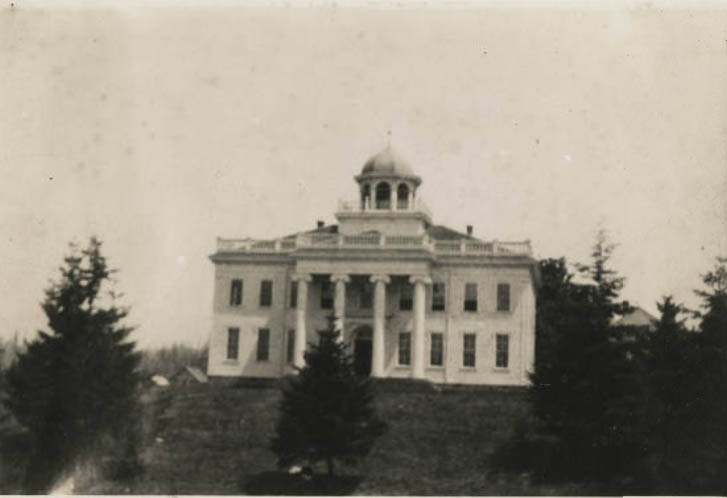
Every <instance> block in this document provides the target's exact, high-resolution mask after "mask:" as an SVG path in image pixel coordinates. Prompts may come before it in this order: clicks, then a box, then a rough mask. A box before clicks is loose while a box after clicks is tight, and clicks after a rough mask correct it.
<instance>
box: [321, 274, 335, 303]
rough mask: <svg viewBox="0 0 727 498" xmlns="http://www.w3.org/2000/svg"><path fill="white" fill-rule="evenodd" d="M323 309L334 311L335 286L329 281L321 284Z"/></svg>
mask: <svg viewBox="0 0 727 498" xmlns="http://www.w3.org/2000/svg"><path fill="white" fill-rule="evenodd" d="M321 309H322V310H330V309H333V286H332V285H331V282H329V281H328V280H324V281H323V282H322V283H321Z"/></svg>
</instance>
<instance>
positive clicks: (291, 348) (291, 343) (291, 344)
mask: <svg viewBox="0 0 727 498" xmlns="http://www.w3.org/2000/svg"><path fill="white" fill-rule="evenodd" d="M287 346H288V347H287V349H286V351H285V360H286V361H287V362H288V363H293V360H294V359H295V329H290V330H288V344H287Z"/></svg>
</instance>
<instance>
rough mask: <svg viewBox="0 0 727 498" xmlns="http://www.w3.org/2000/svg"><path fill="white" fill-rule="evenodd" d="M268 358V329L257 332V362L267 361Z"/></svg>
mask: <svg viewBox="0 0 727 498" xmlns="http://www.w3.org/2000/svg"><path fill="white" fill-rule="evenodd" d="M269 356H270V329H258V331H257V361H268V358H269Z"/></svg>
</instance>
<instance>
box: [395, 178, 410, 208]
mask: <svg viewBox="0 0 727 498" xmlns="http://www.w3.org/2000/svg"><path fill="white" fill-rule="evenodd" d="M408 208H409V186H408V185H407V184H406V183H400V184H399V187H398V188H397V189H396V209H408Z"/></svg>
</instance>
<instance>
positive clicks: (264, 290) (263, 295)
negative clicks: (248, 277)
mask: <svg viewBox="0 0 727 498" xmlns="http://www.w3.org/2000/svg"><path fill="white" fill-rule="evenodd" d="M272 304H273V281H272V280H262V281H260V306H271V305H272Z"/></svg>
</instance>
